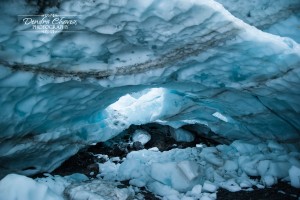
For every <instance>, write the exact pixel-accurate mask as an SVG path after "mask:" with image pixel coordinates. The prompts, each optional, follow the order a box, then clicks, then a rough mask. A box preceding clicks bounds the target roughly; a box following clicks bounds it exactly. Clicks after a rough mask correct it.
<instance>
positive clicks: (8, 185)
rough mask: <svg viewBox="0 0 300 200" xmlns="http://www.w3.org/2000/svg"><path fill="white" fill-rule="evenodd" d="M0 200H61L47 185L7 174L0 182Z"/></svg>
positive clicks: (24, 177)
mask: <svg viewBox="0 0 300 200" xmlns="http://www.w3.org/2000/svg"><path fill="white" fill-rule="evenodd" d="M0 199H1V200H21V199H22V200H41V199H45V200H63V198H62V197H60V196H58V195H57V194H56V193H54V192H53V191H52V190H51V189H50V188H49V187H48V186H47V185H45V184H42V183H38V182H36V181H34V180H32V179H31V178H27V177H26V176H21V175H17V174H9V175H7V176H6V177H4V178H3V179H2V180H1V181H0Z"/></svg>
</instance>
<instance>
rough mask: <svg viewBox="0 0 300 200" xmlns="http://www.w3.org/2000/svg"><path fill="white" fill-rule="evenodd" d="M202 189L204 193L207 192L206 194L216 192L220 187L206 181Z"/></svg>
mask: <svg viewBox="0 0 300 200" xmlns="http://www.w3.org/2000/svg"><path fill="white" fill-rule="evenodd" d="M202 189H203V191H206V192H215V191H216V190H217V189H218V187H217V186H216V185H215V184H213V183H211V182H209V181H205V182H204V183H203V188H202Z"/></svg>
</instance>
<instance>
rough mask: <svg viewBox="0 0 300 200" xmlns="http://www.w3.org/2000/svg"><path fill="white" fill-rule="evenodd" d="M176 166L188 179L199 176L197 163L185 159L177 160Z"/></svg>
mask: <svg viewBox="0 0 300 200" xmlns="http://www.w3.org/2000/svg"><path fill="white" fill-rule="evenodd" d="M177 166H178V167H179V169H180V170H181V171H182V172H183V173H184V175H185V176H186V177H187V178H188V179H189V180H190V181H191V180H193V179H195V178H196V177H197V176H199V172H198V165H197V163H195V162H192V161H189V160H185V161H181V162H179V163H178V164H177Z"/></svg>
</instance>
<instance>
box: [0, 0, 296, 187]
mask: <svg viewBox="0 0 300 200" xmlns="http://www.w3.org/2000/svg"><path fill="white" fill-rule="evenodd" d="M25 2H26V1H24V0H20V1H12V2H8V1H1V2H0V5H1V10H2V12H1V14H0V15H1V16H0V17H1V19H2V20H1V22H0V28H1V34H0V49H1V51H0V86H1V87H0V93H1V96H0V105H1V107H0V109H1V113H0V125H1V126H0V142H1V146H0V165H1V170H0V176H4V175H5V174H7V173H11V172H16V173H22V174H34V173H38V172H44V171H51V170H53V169H55V168H56V167H57V166H59V165H60V164H61V163H62V162H63V161H64V160H65V159H66V158H68V157H69V156H71V155H73V154H75V153H76V152H77V151H78V150H79V149H80V148H82V147H84V146H86V145H89V144H92V143H94V142H98V141H104V140H107V139H109V138H111V137H113V136H115V135H117V134H118V133H120V132H121V131H122V130H124V129H126V128H128V127H129V126H130V124H143V123H148V122H154V121H157V122H160V123H162V124H169V125H170V126H173V127H174V128H180V127H181V126H182V125H185V124H189V123H193V124H202V125H205V126H208V127H209V128H210V129H211V130H212V131H213V132H214V133H216V134H218V135H219V136H221V137H222V138H225V139H226V141H233V140H236V139H248V140H255V141H263V140H266V139H273V140H276V141H278V142H282V143H295V144H298V142H299V138H300V135H299V132H300V131H299V130H300V121H299V113H300V104H299V102H300V101H299V86H300V84H299V82H300V81H299V80H300V79H299V75H300V68H299V63H300V47H299V44H298V43H297V42H295V41H299V40H298V36H297V34H296V33H297V30H299V29H297V28H295V27H294V26H295V25H294V24H297V22H298V20H299V16H298V15H296V14H295V13H296V12H297V11H298V10H299V1H297V0H291V1H286V0H280V1H276V2H275V1H268V0H264V1H233V0H224V1H220V2H221V3H222V4H223V5H224V7H223V6H222V5H221V4H219V3H217V2H215V1H212V0H204V1H196V0H189V1H186V0H173V1H172V3H170V2H169V1H160V0H149V1H136V0H117V1H106V0H95V1H85V0H79V1H77V0H67V1H63V2H61V4H60V6H59V8H57V7H52V8H49V9H46V10H45V12H46V13H57V14H61V15H77V18H78V24H79V25H78V26H76V27H75V32H64V33H57V34H43V33H40V32H25V31H23V30H25V29H26V27H24V26H22V25H21V24H19V23H17V19H16V18H17V15H26V14H34V13H36V12H37V11H38V7H37V6H34V5H28V4H26V3H25ZM16 8H17V9H16ZM226 9H227V10H226ZM249 12H250V13H249ZM249 16H250V17H249ZM249 24H250V25H249ZM252 25H253V26H252ZM289 25H292V27H293V28H291V30H292V31H291V32H289V33H285V32H284V31H283V30H284V29H286V28H284V27H286V26H289ZM256 27H257V28H258V29H257V28H256ZM76 30H77V31H76ZM79 30H80V31H79ZM264 30H266V31H269V32H270V33H273V34H269V33H266V32H263V31H264ZM275 34H278V35H282V36H288V37H292V38H293V39H294V40H292V39H290V38H288V37H280V36H278V35H275ZM298 35H299V34H298ZM124 99H125V100H124ZM118 100H119V101H118ZM114 103H116V104H114ZM216 113H219V114H216ZM209 155H212V157H210V158H213V159H210V158H209V157H206V161H207V162H209V163H211V164H214V165H221V164H223V160H222V159H220V158H219V157H218V155H216V154H215V152H214V151H210V152H209ZM241 159H243V160H245V161H248V160H250V158H249V157H247V156H246V157H242V158H241ZM243 163H244V162H243ZM247 163H248V164H245V165H243V169H244V170H245V171H247V172H249V173H251V174H258V172H257V171H256V170H254V169H253V165H254V164H252V163H251V162H250V161H249V162H247ZM275 165H276V166H280V167H279V168H278V169H277V168H275V167H274V166H275ZM261 166H262V170H263V168H264V167H263V166H264V164H261ZM281 167H286V166H284V165H283V164H282V165H281V164H278V165H277V164H270V171H272V172H274V173H275V172H276V171H280V170H281ZM270 173H271V172H270ZM284 175H286V174H284ZM152 187H153V188H156V187H157V184H154V185H152Z"/></svg>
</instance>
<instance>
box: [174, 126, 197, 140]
mask: <svg viewBox="0 0 300 200" xmlns="http://www.w3.org/2000/svg"><path fill="white" fill-rule="evenodd" d="M170 132H171V135H172V137H173V138H174V139H175V140H176V141H178V142H192V141H194V139H195V138H194V135H193V134H192V133H191V132H189V131H186V130H184V129H181V128H179V129H171V131H170Z"/></svg>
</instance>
